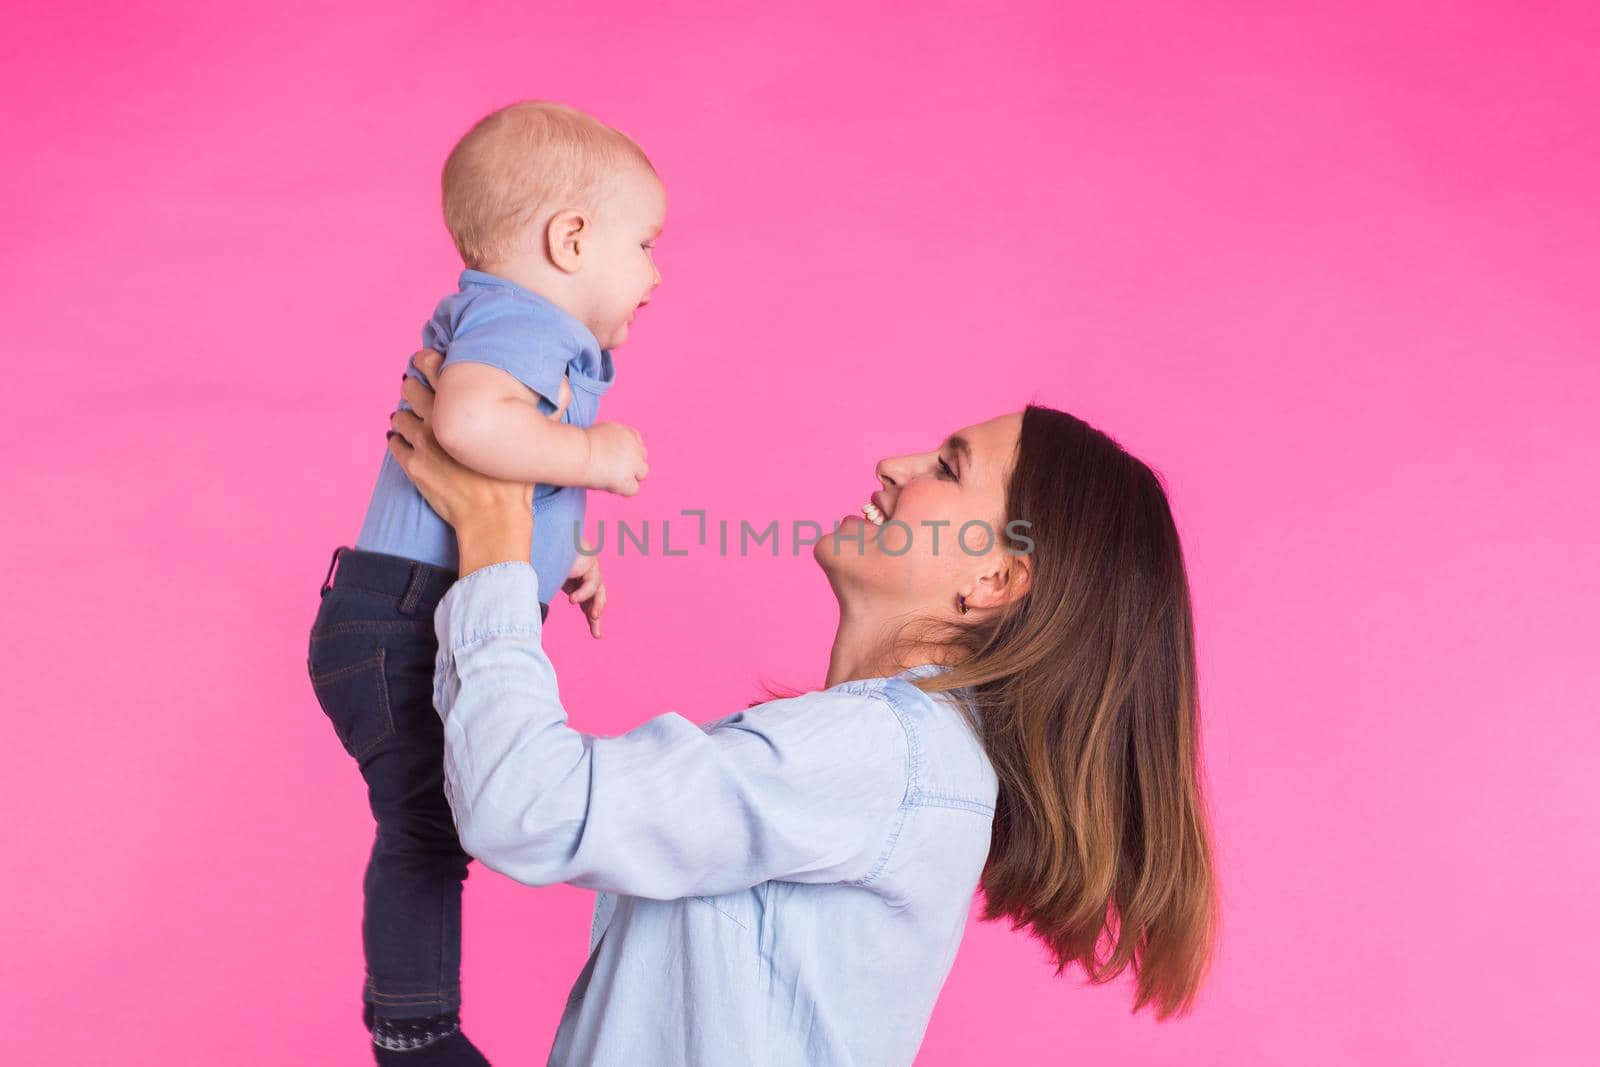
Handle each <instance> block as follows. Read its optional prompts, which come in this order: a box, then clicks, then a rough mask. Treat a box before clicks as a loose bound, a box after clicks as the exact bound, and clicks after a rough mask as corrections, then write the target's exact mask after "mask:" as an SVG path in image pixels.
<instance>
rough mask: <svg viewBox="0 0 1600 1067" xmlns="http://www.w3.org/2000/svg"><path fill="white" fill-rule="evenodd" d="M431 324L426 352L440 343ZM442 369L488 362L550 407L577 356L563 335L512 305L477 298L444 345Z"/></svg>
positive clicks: (528, 309) (532, 312)
mask: <svg viewBox="0 0 1600 1067" xmlns="http://www.w3.org/2000/svg"><path fill="white" fill-rule="evenodd" d="M431 327H432V324H430V326H429V327H428V328H424V331H423V344H424V346H425V347H430V348H431V347H434V346H435V345H437V344H439V343H441V342H440V336H441V335H438V334H437V330H433V329H431ZM444 349H445V355H444V365H445V366H446V367H448V366H450V365H451V364H452V363H487V364H488V365H489V366H491V367H497V368H499V369H500V370H503V371H505V372H506V373H507V374H509V375H511V376H512V377H513V378H515V379H517V381H519V382H521V383H522V384H523V385H526V386H527V387H528V388H529V389H532V390H533V391H534V392H536V393H538V394H539V395H540V396H541V397H543V398H544V399H545V400H546V401H548V402H549V403H550V404H551V405H552V406H553V405H554V404H555V403H556V402H557V400H559V398H560V396H561V376H562V375H563V374H565V373H566V372H567V362H568V361H569V360H570V359H572V357H573V356H574V355H576V354H577V353H576V351H574V347H573V341H572V338H571V336H570V334H568V333H567V332H566V331H565V330H563V329H561V328H560V327H559V326H558V325H557V324H555V323H552V322H551V321H550V320H549V319H548V318H546V317H544V316H542V315H541V314H539V312H538V310H537V309H536V308H532V307H530V306H528V305H527V304H524V303H521V302H519V301H516V300H511V299H505V298H500V299H497V298H495V296H486V297H480V298H478V299H476V300H474V301H473V302H472V303H471V304H469V305H467V307H466V308H465V309H464V310H463V311H462V313H461V318H460V321H459V322H457V323H456V325H455V330H454V334H453V335H452V336H451V337H450V339H449V341H448V342H446V343H445V344H444Z"/></svg>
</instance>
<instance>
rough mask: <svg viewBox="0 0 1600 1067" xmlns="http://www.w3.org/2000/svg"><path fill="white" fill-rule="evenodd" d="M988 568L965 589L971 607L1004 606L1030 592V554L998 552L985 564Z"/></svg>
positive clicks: (1031, 574) (969, 607)
mask: <svg viewBox="0 0 1600 1067" xmlns="http://www.w3.org/2000/svg"><path fill="white" fill-rule="evenodd" d="M985 568H986V569H985V570H984V571H983V572H982V573H981V574H979V575H978V577H977V579H976V580H975V581H973V582H972V585H971V588H970V589H968V590H964V591H963V592H962V596H964V597H966V605H967V608H968V610H971V609H974V608H976V609H978V610H980V611H981V610H984V609H987V608H999V607H1004V606H1005V605H1007V604H1012V603H1015V602H1016V601H1018V600H1021V599H1022V598H1023V597H1025V596H1027V595H1028V589H1029V588H1030V587H1031V585H1032V580H1033V566H1032V560H1030V559H1029V558H1028V557H1027V556H1012V555H1007V554H1006V553H1003V552H1001V553H995V554H994V555H993V556H991V557H990V560H989V561H986V563H985Z"/></svg>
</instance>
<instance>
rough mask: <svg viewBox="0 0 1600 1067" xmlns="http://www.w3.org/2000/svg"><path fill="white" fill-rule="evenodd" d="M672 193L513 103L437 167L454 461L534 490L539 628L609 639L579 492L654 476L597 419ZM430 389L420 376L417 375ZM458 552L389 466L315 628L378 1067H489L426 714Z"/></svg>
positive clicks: (436, 728) (623, 488)
mask: <svg viewBox="0 0 1600 1067" xmlns="http://www.w3.org/2000/svg"><path fill="white" fill-rule="evenodd" d="M665 212H666V194H665V192H664V191H663V189H662V185H661V182H660V180H659V179H658V178H657V177H656V173H655V170H654V169H653V168H652V167H651V165H650V162H649V160H648V159H646V158H645V155H644V152H643V151H641V150H640V148H639V146H638V145H636V144H635V143H634V142H633V141H631V140H630V139H629V138H627V137H626V136H624V135H623V134H621V133H619V132H617V131H616V130H613V129H611V128H610V127H608V126H605V125H603V124H602V123H600V122H597V121H596V120H594V119H592V118H590V117H589V116H587V115H584V114H582V113H580V112H578V111H574V110H572V109H571V108H567V107H562V106H559V105H556V104H549V103H539V102H533V103H521V104H514V105H512V106H510V107H507V108H505V109H503V110H500V111H496V112H495V113H494V114H492V115H489V116H488V117H487V118H485V119H483V120H482V121H481V122H479V123H478V124H477V125H476V126H474V127H473V128H472V129H471V130H470V131H468V133H467V135H466V136H465V137H463V138H462V139H461V141H460V143H459V144H457V145H456V147H455V149H454V150H453V151H452V152H451V153H450V157H449V159H448V160H447V161H446V162H445V167H444V216H445V224H446V225H447V226H448V227H449V230H450V235H451V237H452V238H454V240H455V244H456V248H457V249H458V250H459V251H460V253H461V258H462V260H463V261H464V262H465V264H466V267H467V269H466V270H465V271H463V272H462V274H461V281H460V290H459V291H458V292H455V293H452V294H450V295H449V296H447V297H445V298H444V299H443V300H442V301H440V303H439V306H438V307H437V308H436V309H435V310H434V313H433V318H432V319H431V320H430V321H429V322H428V324H427V325H426V326H425V327H424V328H423V331H422V340H423V343H424V345H425V346H426V347H429V348H434V349H437V350H439V351H441V352H443V353H444V356H445V360H444V366H443V369H442V370H441V371H440V373H439V375H438V382H437V392H436V398H435V402H434V408H433V428H434V433H435V435H436V436H437V437H438V440H439V443H440V444H441V445H442V446H443V447H444V448H445V449H446V450H447V451H448V452H450V454H451V455H453V456H454V457H455V458H456V459H458V460H460V461H461V462H462V463H463V464H465V465H466V466H468V467H472V468H475V469H476V470H479V471H482V472H483V473H485V474H489V475H492V476H494V477H498V478H505V479H509V480H515V481H519V482H533V483H536V488H535V490H534V501H533V511H534V515H535V517H536V518H535V522H534V536H533V542H532V544H531V545H530V546H529V553H528V558H529V561H530V562H531V563H532V564H533V567H534V569H535V571H536V572H537V574H538V579H539V601H540V614H541V617H543V616H546V615H548V613H549V604H550V601H551V599H552V598H553V597H554V596H555V594H556V593H557V592H558V591H560V590H562V589H565V590H566V591H567V593H568V594H569V596H571V597H572V599H573V600H574V601H575V602H577V603H580V604H581V605H582V607H583V610H584V613H585V615H586V616H587V619H588V624H589V628H590V632H591V633H592V634H593V635H594V636H596V637H598V636H600V615H601V612H602V611H603V610H604V607H605V590H604V586H603V585H602V584H601V582H600V575H599V564H598V559H597V557H596V556H593V555H590V554H587V553H580V552H579V551H578V531H579V530H580V529H581V526H582V522H583V516H584V492H585V490H586V489H605V490H609V491H610V492H613V493H619V494H621V495H623V496H631V495H632V494H634V493H636V492H638V489H639V483H640V482H641V481H642V480H643V479H644V478H645V475H646V474H647V473H648V468H647V466H646V463H645V449H644V445H643V444H642V442H641V441H640V439H639V434H638V433H637V432H636V431H635V430H633V429H631V428H629V427H627V426H623V425H620V424H618V423H606V422H597V421H596V414H597V410H598V407H599V404H600V398H601V396H603V395H604V394H605V392H606V390H607V389H609V388H610V387H611V383H612V379H613V376H614V372H613V367H612V360H611V350H612V349H615V348H617V347H619V346H620V345H621V344H622V343H623V342H624V341H626V340H627V338H628V327H629V325H630V324H631V323H632V322H633V316H634V313H635V312H636V311H637V310H638V309H639V308H641V307H643V306H644V305H645V304H647V303H649V301H650V296H651V294H652V293H653V292H654V291H655V288H656V286H657V285H659V284H660V283H661V274H660V272H659V271H658V270H657V269H656V267H655V264H654V262H653V261H652V259H651V255H652V252H651V249H652V247H653V245H654V242H655V240H656V238H657V237H658V236H659V235H660V233H661V227H662V223H663V220H664V216H665ZM407 373H408V374H415V373H416V371H415V368H414V367H412V368H408V369H407ZM457 562H458V560H457V553H456V542H455V535H454V534H453V533H452V532H451V530H450V528H449V526H447V525H446V524H445V522H444V521H443V520H442V519H440V518H439V516H438V515H436V514H435V513H434V512H433V511H432V509H430V508H429V507H428V505H427V503H426V502H425V501H423V499H422V497H421V496H420V495H419V494H418V493H417V491H416V489H415V488H413V487H412V485H411V483H410V482H409V481H407V479H406V476H405V474H404V473H403V472H402V471H401V470H400V468H399V466H398V464H396V463H395V461H394V459H393V457H391V456H389V455H388V453H387V451H386V452H385V454H384V460H383V467H382V469H381V470H380V471H379V474H378V483H377V487H376V488H375V489H374V491H373V494H372V501H371V503H370V504H369V506H368V508H367V515H366V521H365V522H364V523H363V525H362V527H361V534H360V536H359V537H358V538H357V541H356V547H355V548H354V549H350V548H340V549H338V550H336V551H335V552H334V558H333V562H332V563H330V565H329V571H328V576H327V577H326V578H324V580H323V585H322V602H321V606H320V609H319V611H318V613H317V618H316V623H315V624H314V626H313V628H312V632H311V652H310V659H309V669H310V672H311V681H312V685H313V687H314V688H315V690H316V694H317V699H318V702H319V703H320V704H321V705H322V708H323V710H324V711H325V712H326V713H327V715H328V717H329V718H330V719H332V721H333V726H334V730H335V732H336V733H337V734H338V736H339V739H340V741H341V743H342V744H343V745H344V747H345V750H346V751H347V752H349V754H350V755H351V756H353V757H354V758H355V759H356V760H357V762H358V763H359V765H360V768H361V774H362V777H363V778H365V779H366V782H367V787H368V794H369V798H370V801H371V805H372V813H373V816H374V818H375V819H376V820H377V838H376V841H375V843H374V845H373V849H372V854H371V858H370V859H369V861H368V864H367V871H366V881H365V900H366V903H365V910H364V915H363V921H362V940H363V944H364V947H365V950H366V969H367V977H366V986H365V990H364V993H363V1000H364V1002H365V1015H364V1018H365V1021H366V1024H367V1026H368V1028H369V1029H371V1031H372V1038H373V1050H374V1054H375V1055H376V1057H377V1061H378V1062H379V1063H380V1064H390V1063H398V1064H405V1065H409V1067H424V1065H433V1064H484V1063H486V1062H487V1061H486V1060H485V1059H484V1058H483V1056H482V1054H481V1053H480V1052H479V1051H478V1050H477V1049H476V1048H475V1047H474V1046H473V1045H472V1043H471V1042H470V1041H468V1040H467V1038H466V1035H465V1034H463V1033H462V1032H461V1029H460V1016H459V1011H460V1004H461V998H460V960H461V883H462V881H463V880H464V879H465V878H466V874H467V864H468V862H469V859H468V857H467V855H466V853H464V852H462V851H461V846H460V844H459V842H458V841H457V839H456V832H455V825H454V823H453V821H452V818H451V814H450V807H449V804H448V802H447V801H446V799H445V794H444V779H443V761H444V742H443V733H442V729H441V726H440V722H439V718H438V716H437V714H436V713H435V712H434V710H433V665H434V656H435V654H436V652H437V651H438V649H437V645H436V641H435V637H434V631H433V609H434V607H435V606H436V605H437V604H438V602H439V599H440V598H441V597H442V596H443V595H444V593H445V591H446V590H447V589H448V588H449V587H450V585H451V583H452V582H453V581H454V580H455V574H456V566H457Z"/></svg>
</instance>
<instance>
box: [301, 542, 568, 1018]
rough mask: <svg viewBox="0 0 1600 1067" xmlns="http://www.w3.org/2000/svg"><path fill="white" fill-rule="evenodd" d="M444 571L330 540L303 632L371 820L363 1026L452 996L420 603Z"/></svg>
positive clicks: (457, 875) (425, 625) (432, 649)
mask: <svg viewBox="0 0 1600 1067" xmlns="http://www.w3.org/2000/svg"><path fill="white" fill-rule="evenodd" d="M455 580H456V575H455V572H454V571H451V570H448V569H446V568H444V567H436V566H433V565H431V564H428V563H418V562H415V561H413V560H409V559H402V558H400V557H399V556H386V555H382V554H379V553H376V552H363V551H360V550H357V549H352V548H339V549H336V550H335V551H334V554H333V559H332V561H330V563H329V565H328V575H327V577H325V578H324V579H323V583H322V594H321V595H322V603H321V605H320V607H319V608H318V611H317V618H316V622H315V624H314V625H313V626H312V628H311V651H310V656H309V658H308V661H307V667H308V669H309V671H310V673H311V684H312V687H313V688H314V689H315V690H316V694H317V701H318V703H319V704H321V705H322V710H323V711H324V712H326V713H327V716H328V718H329V719H330V720H331V721H332V723H333V729H334V733H336V734H337V735H338V737H339V741H340V743H341V744H343V745H344V748H345V751H346V752H348V753H349V754H350V755H351V757H352V758H354V759H355V761H356V763H357V765H358V766H359V767H360V768H361V776H362V778H364V779H365V780H366V783H367V797H368V800H369V802H370V803H371V806H372V816H373V818H374V819H375V820H376V821H377V833H376V835H375V837H374V839H373V843H372V854H371V857H370V858H369V859H368V861H367V874H366V883H365V906H364V909H363V914H362V921H361V937H362V944H363V946H364V948H365V950H366V960H367V976H366V986H365V990H364V993H363V1000H364V1001H365V1003H366V1009H365V1017H366V1019H367V1022H368V1025H369V1026H370V1025H371V1021H372V1019H373V1018H374V1017H382V1018H390V1019H407V1018H419V1017H425V1016H433V1015H441V1014H444V1013H447V1012H455V1011H459V1010H460V1006H461V883H462V882H463V881H464V880H465V879H466V876H467V864H468V863H469V862H470V860H469V857H468V856H467V854H466V853H465V852H463V851H462V850H461V844H460V842H459V841H458V840H457V838H456V828H455V822H454V820H453V819H452V817H451V815H450V806H449V803H448V802H447V801H446V800H445V795H444V730H443V727H442V724H441V723H440V721H439V716H438V714H437V713H436V712H435V711H434V710H433V667H434V656H435V653H436V652H437V651H438V642H437V639H436V638H435V637H434V632H433V609H434V608H435V607H436V606H437V605H438V603H439V600H440V598H442V597H443V596H444V594H445V593H446V592H447V591H448V590H449V588H450V586H451V585H452V584H454V582H455ZM540 610H541V613H544V612H547V611H548V607H547V606H543V605H541V609H540Z"/></svg>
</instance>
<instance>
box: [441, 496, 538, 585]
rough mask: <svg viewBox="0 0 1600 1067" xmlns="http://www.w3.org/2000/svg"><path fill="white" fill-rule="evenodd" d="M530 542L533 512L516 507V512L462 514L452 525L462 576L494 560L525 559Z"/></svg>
mask: <svg viewBox="0 0 1600 1067" xmlns="http://www.w3.org/2000/svg"><path fill="white" fill-rule="evenodd" d="M532 543H533V515H532V514H531V513H530V512H529V511H528V510H527V509H526V508H522V507H519V508H518V509H517V511H516V513H510V512H505V511H497V512H492V513H487V514H482V515H474V516H470V517H467V518H464V519H463V520H462V521H461V523H460V525H458V526H457V527H456V544H457V546H458V548H459V550H460V556H461V574H460V576H461V577H462V578H465V577H466V576H467V575H469V574H471V573H472V572H473V571H479V570H482V569H483V568H485V567H489V566H493V565H494V564H496V563H512V562H519V561H520V562H522V563H526V562H527V561H528V548H529V546H530V545H531V544H532Z"/></svg>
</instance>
